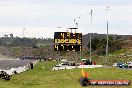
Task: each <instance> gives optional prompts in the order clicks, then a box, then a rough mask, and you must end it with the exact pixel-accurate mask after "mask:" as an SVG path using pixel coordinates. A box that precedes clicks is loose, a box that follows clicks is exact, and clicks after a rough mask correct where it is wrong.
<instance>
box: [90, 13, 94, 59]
mask: <svg viewBox="0 0 132 88" xmlns="http://www.w3.org/2000/svg"><path fill="white" fill-rule="evenodd" d="M90 15H91V28H92V26H93V19H92V17H93V10H91V12H90ZM91 59H92V58H91V33H90V60H91Z"/></svg>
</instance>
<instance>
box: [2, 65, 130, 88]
mask: <svg viewBox="0 0 132 88" xmlns="http://www.w3.org/2000/svg"><path fill="white" fill-rule="evenodd" d="M55 64H56V62H39V63H38V64H37V65H36V66H35V67H34V69H33V70H29V71H27V72H24V73H20V74H16V75H13V77H12V78H11V80H10V81H5V80H3V79H0V88H83V87H82V86H81V85H80V83H79V81H78V79H79V78H80V77H81V73H80V72H81V69H72V70H60V71H53V70H51V69H52V66H54V65H55ZM85 71H87V72H89V74H90V79H128V80H131V81H132V70H125V69H118V68H94V69H85ZM88 88H132V85H131V86H118V87H117V86H89V87H88Z"/></svg>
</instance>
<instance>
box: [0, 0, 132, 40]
mask: <svg viewBox="0 0 132 88" xmlns="http://www.w3.org/2000/svg"><path fill="white" fill-rule="evenodd" d="M108 5H109V6H110V9H109V12H108V11H106V7H107V6H108ZM90 10H93V25H91V20H90V14H89V13H90ZM108 14H109V17H107V16H108ZM79 17H80V18H79ZM107 18H108V19H109V33H110V34H124V35H126V34H132V0H0V36H3V35H4V34H10V33H13V34H14V35H15V36H23V29H24V28H25V31H24V34H25V36H26V37H45V38H47V37H52V38H53V34H54V32H57V31H66V28H69V27H75V26H76V25H75V23H74V19H76V22H77V23H78V24H79V28H78V32H82V33H83V34H87V33H90V32H91V33H94V32H95V33H101V34H104V33H106V22H107ZM58 27H62V28H58Z"/></svg>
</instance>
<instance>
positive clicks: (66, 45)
mask: <svg viewBox="0 0 132 88" xmlns="http://www.w3.org/2000/svg"><path fill="white" fill-rule="evenodd" d="M54 51H82V33H70V32H55V33H54Z"/></svg>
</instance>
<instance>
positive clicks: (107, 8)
mask: <svg viewBox="0 0 132 88" xmlns="http://www.w3.org/2000/svg"><path fill="white" fill-rule="evenodd" d="M106 10H107V11H108V12H107V43H106V63H108V48H109V45H108V44H109V33H108V32H109V30H108V29H109V6H107V7H106Z"/></svg>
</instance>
